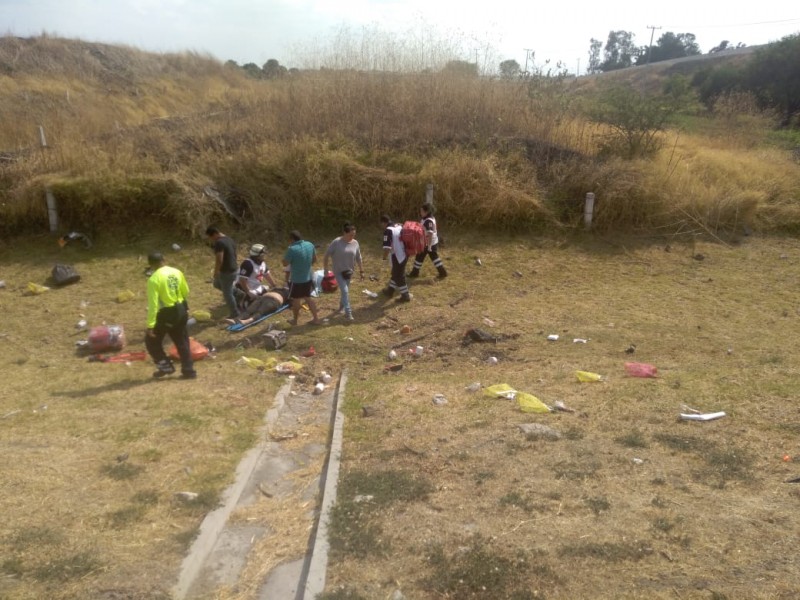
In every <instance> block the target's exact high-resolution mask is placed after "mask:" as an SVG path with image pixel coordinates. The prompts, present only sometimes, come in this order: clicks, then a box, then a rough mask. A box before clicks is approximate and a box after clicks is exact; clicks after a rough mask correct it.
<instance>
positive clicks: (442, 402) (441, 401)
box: [433, 394, 447, 406]
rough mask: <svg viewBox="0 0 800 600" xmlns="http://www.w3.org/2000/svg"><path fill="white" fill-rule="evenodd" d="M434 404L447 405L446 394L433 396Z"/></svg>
mask: <svg viewBox="0 0 800 600" xmlns="http://www.w3.org/2000/svg"><path fill="white" fill-rule="evenodd" d="M433 403H434V404H435V405H436V406H443V405H445V404H447V398H445V397H444V394H434V395H433Z"/></svg>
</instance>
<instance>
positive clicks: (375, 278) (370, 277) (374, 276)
mask: <svg viewBox="0 0 800 600" xmlns="http://www.w3.org/2000/svg"><path fill="white" fill-rule="evenodd" d="M369 280H370V281H378V276H377V275H370V276H369ZM370 293H372V292H370ZM372 297H373V298H377V297H378V294H375V296H372Z"/></svg>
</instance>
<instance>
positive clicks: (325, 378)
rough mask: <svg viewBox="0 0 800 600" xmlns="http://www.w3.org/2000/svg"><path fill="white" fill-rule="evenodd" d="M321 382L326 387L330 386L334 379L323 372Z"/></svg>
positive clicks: (320, 377)
mask: <svg viewBox="0 0 800 600" xmlns="http://www.w3.org/2000/svg"><path fill="white" fill-rule="evenodd" d="M319 380H320V381H321V382H322V383H324V384H325V385H328V384H329V383H330V382H331V381H333V377H331V374H330V373H326V372H325V371H323V372H322V373H320V376H319Z"/></svg>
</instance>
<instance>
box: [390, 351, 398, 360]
mask: <svg viewBox="0 0 800 600" xmlns="http://www.w3.org/2000/svg"><path fill="white" fill-rule="evenodd" d="M396 358H397V352H395V351H394V350H389V360H394V359H396Z"/></svg>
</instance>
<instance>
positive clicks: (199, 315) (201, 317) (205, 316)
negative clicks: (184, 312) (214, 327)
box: [192, 309, 211, 323]
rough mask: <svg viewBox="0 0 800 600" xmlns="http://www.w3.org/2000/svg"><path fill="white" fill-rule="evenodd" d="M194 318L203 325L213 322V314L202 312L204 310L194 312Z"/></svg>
mask: <svg viewBox="0 0 800 600" xmlns="http://www.w3.org/2000/svg"><path fill="white" fill-rule="evenodd" d="M192 317H193V318H195V319H197V320H198V321H199V322H201V323H203V322H205V321H210V320H211V313H210V312H209V311H207V310H202V309H199V310H193V311H192Z"/></svg>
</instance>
